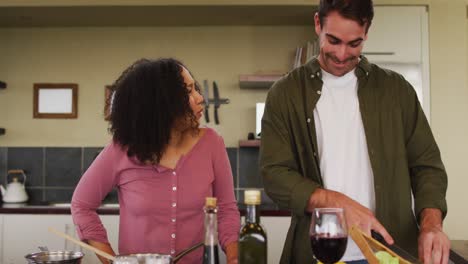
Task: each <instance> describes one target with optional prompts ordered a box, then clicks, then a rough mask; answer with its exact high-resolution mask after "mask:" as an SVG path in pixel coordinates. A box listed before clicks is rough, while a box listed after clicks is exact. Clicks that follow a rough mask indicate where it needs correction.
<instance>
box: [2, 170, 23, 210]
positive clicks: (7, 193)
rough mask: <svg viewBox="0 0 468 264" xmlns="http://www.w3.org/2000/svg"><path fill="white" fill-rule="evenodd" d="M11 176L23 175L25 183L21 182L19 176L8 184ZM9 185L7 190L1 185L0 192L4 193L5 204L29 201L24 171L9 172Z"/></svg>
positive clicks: (14, 177)
mask: <svg viewBox="0 0 468 264" xmlns="http://www.w3.org/2000/svg"><path fill="white" fill-rule="evenodd" d="M10 174H12V175H13V174H21V175H23V183H21V182H20V181H19V178H18V177H17V176H13V177H12V179H11V182H10V183H8V175H10ZM6 178H7V185H6V188H4V187H3V185H0V191H1V192H2V197H3V202H5V203H23V202H26V201H27V200H28V194H27V193H26V189H25V187H24V185H25V184H26V174H24V171H23V170H9V171H8V174H7V177H6Z"/></svg>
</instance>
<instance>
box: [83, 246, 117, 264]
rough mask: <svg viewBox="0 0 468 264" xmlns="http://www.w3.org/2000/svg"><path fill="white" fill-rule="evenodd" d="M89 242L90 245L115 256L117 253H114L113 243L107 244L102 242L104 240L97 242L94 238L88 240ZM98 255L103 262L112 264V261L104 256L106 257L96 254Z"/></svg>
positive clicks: (103, 263)
mask: <svg viewBox="0 0 468 264" xmlns="http://www.w3.org/2000/svg"><path fill="white" fill-rule="evenodd" d="M87 242H88V244H89V245H90V246H93V247H95V248H97V249H100V250H102V251H104V252H106V253H109V254H110V255H112V256H115V253H114V250H113V249H112V247H111V245H110V244H106V243H102V242H97V241H93V240H88V241H87ZM96 256H97V257H98V258H99V260H100V261H101V263H102V264H110V263H111V261H110V260H108V259H106V258H104V257H101V256H99V255H97V254H96Z"/></svg>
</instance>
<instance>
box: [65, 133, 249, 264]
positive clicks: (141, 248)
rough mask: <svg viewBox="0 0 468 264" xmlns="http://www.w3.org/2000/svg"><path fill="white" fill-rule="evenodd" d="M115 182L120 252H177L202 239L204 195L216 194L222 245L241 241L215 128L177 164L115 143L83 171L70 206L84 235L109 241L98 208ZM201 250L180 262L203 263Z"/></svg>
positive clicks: (229, 176)
mask: <svg viewBox="0 0 468 264" xmlns="http://www.w3.org/2000/svg"><path fill="white" fill-rule="evenodd" d="M113 187H117V190H118V197H119V204H120V225H119V254H131V253H161V254H171V255H172V256H175V255H177V253H179V252H180V251H182V250H184V249H186V248H188V247H190V246H192V245H194V244H196V243H199V242H203V240H204V230H203V228H204V227H203V225H204V223H203V221H204V213H203V206H204V203H205V197H208V196H214V197H217V199H218V238H219V242H220V244H221V246H222V247H223V249H224V248H225V246H226V245H227V244H229V243H231V242H234V241H237V240H238V234H239V229H240V216H239V211H238V208H237V204H236V200H235V197H234V187H233V177H232V173H231V167H230V164H229V159H228V156H227V153H226V148H225V145H224V141H223V139H222V138H221V137H220V136H219V135H218V134H217V133H216V132H215V131H214V130H212V129H209V128H207V129H206V133H205V134H204V135H203V136H202V137H201V138H200V139H199V141H198V142H197V143H196V144H195V146H194V147H193V148H192V149H191V150H190V151H189V153H187V154H186V155H184V156H182V157H181V158H180V160H179V161H178V162H177V165H176V167H175V169H169V168H166V167H163V166H160V165H145V164H143V163H141V162H139V161H138V160H137V159H136V158H134V157H130V158H129V157H128V156H127V153H126V150H125V149H124V148H122V147H121V146H120V145H118V144H116V143H115V142H111V143H110V144H109V145H107V146H106V147H105V148H104V150H103V151H102V152H101V153H100V154H99V156H98V157H97V158H96V159H95V161H94V162H93V164H92V165H91V166H90V167H89V169H88V170H87V171H86V172H85V174H84V175H83V176H82V178H81V180H80V182H79V183H78V186H77V187H76V189H75V192H74V194H73V198H72V205H71V211H72V216H73V221H74V223H75V226H76V229H77V233H78V236H79V237H80V239H82V240H94V241H99V242H103V243H109V241H108V239H107V233H106V230H105V228H104V226H103V225H102V222H101V220H100V218H99V216H98V214H97V213H96V209H97V208H98V207H99V206H100V204H101V201H102V200H103V199H104V197H105V196H106V195H107V193H109V192H110V191H111V190H112V188H113ZM202 255H203V249H202V248H199V249H198V250H196V251H194V252H192V253H190V254H189V255H186V256H184V257H183V258H182V259H181V260H180V262H179V263H201V260H202Z"/></svg>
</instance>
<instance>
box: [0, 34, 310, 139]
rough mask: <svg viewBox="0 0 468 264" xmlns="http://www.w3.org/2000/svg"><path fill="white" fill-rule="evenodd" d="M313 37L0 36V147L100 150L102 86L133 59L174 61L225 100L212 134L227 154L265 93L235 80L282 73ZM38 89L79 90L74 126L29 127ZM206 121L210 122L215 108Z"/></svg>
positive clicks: (35, 122) (41, 123)
mask: <svg viewBox="0 0 468 264" xmlns="http://www.w3.org/2000/svg"><path fill="white" fill-rule="evenodd" d="M311 32H312V28H311V27H247V26H244V27H185V28H183V27H161V28H53V29H50V28H45V29H42V28H41V29H34V28H26V29H16V28H10V29H0V36H2V41H0V58H1V61H0V72H1V78H2V79H3V80H5V81H6V82H7V83H8V89H6V90H3V91H1V92H0V120H1V122H0V123H1V124H0V126H3V127H5V128H6V129H7V133H6V135H4V136H2V137H0V145H2V146H102V145H104V144H105V143H106V142H107V141H108V139H109V136H108V135H107V132H106V127H107V123H106V122H105V121H104V120H103V117H102V113H103V106H104V86H105V85H107V84H111V83H112V81H113V80H115V79H116V78H117V77H118V75H119V74H120V72H121V71H123V70H124V68H125V67H127V66H128V65H130V64H131V63H132V62H133V61H135V60H136V59H139V58H141V57H150V58H157V57H161V56H174V57H177V58H179V59H181V60H182V61H183V62H184V63H185V64H186V65H187V66H188V67H189V69H191V70H192V71H193V73H194V75H195V76H196V78H198V79H199V80H200V81H201V80H203V79H205V78H206V79H208V80H210V81H213V80H216V81H217V84H218V85H219V87H220V92H221V96H222V97H227V98H229V99H230V101H231V102H230V104H229V105H222V106H221V108H220V110H219V115H220V122H221V124H220V125H219V126H216V127H215V128H216V129H217V130H218V132H219V133H221V134H222V135H223V136H224V138H225V141H226V144H227V145H228V146H237V144H238V140H239V139H241V138H242V139H246V138H247V134H248V132H253V131H255V103H256V102H260V101H264V100H265V97H266V93H267V90H266V89H264V90H240V89H239V85H238V76H239V74H245V73H253V72H255V71H265V72H271V71H278V72H286V71H287V70H288V69H289V62H290V61H291V60H292V56H293V55H294V54H293V52H294V49H295V47H296V45H298V43H305V42H306V41H307V38H309V37H310V34H311ZM37 82H65V83H68V82H74V83H78V84H79V96H78V97H79V99H78V100H79V103H78V119H71V120H58V119H33V117H32V111H33V110H32V101H33V88H32V87H33V86H32V84H33V83H37ZM210 83H211V82H210ZM210 92H211V93H212V90H210ZM212 96H213V95H212V94H211V97H212ZM210 115H211V120H213V108H211V109H210ZM212 122H213V121H212ZM212 122H211V123H210V124H211V125H213V123H212Z"/></svg>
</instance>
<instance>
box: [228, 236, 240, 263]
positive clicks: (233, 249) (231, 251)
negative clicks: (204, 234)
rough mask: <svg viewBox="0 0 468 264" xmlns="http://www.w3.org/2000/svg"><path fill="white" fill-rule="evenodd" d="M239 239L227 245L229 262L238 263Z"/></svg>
mask: <svg viewBox="0 0 468 264" xmlns="http://www.w3.org/2000/svg"><path fill="white" fill-rule="evenodd" d="M237 254H238V251H237V241H236V242H232V243H229V244H228V245H227V246H226V259H227V263H228V264H237V256H238V255H237Z"/></svg>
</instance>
